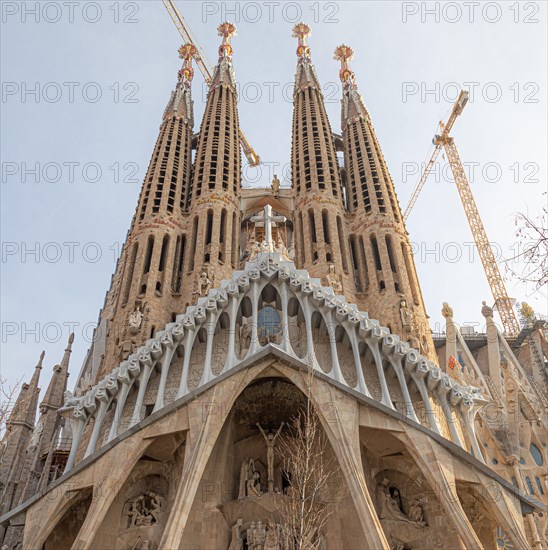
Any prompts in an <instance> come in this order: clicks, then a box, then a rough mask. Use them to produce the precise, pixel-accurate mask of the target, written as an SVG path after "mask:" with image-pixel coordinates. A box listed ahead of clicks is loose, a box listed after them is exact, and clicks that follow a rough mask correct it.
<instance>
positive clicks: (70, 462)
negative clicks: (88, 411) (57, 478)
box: [64, 411, 87, 474]
mask: <svg viewBox="0 0 548 550" xmlns="http://www.w3.org/2000/svg"><path fill="white" fill-rule="evenodd" d="M76 414H77V413H76V411H75V412H74V415H76ZM86 422H87V418H86V417H85V416H84V415H83V414H82V415H79V416H73V417H70V418H69V424H70V427H71V432H72V443H71V446H70V453H69V457H68V459H67V465H66V466H65V470H64V473H65V474H66V473H67V472H68V471H70V470H71V469H72V467H73V466H74V461H75V460H76V452H77V451H78V446H79V445H80V440H81V439H82V434H83V433H84V428H85V426H86Z"/></svg>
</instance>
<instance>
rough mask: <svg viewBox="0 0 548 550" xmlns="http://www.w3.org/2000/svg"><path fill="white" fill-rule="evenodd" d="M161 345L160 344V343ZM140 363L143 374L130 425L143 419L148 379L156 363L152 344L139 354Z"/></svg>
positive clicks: (159, 351) (158, 351)
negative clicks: (142, 411)
mask: <svg viewBox="0 0 548 550" xmlns="http://www.w3.org/2000/svg"><path fill="white" fill-rule="evenodd" d="M158 346H159V345H158ZM157 353H158V354H159V353H161V348H159V347H158V349H157ZM139 363H140V364H141V376H140V379H139V393H138V394H137V400H136V402H135V409H134V410H133V416H132V417H131V421H130V427H131V426H134V425H135V424H138V423H139V422H140V421H141V407H142V406H143V402H144V400H145V392H146V390H147V386H148V380H149V378H150V375H151V373H152V369H153V367H154V365H155V363H156V358H155V357H153V355H152V346H151V347H149V348H148V349H146V348H145V349H144V350H142V351H141V353H140V354H139Z"/></svg>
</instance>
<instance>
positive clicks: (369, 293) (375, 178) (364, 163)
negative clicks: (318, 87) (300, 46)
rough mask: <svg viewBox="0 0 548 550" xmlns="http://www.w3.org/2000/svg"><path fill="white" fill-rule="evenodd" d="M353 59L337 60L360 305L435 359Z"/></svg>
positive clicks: (339, 51)
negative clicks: (340, 85) (357, 82)
mask: <svg viewBox="0 0 548 550" xmlns="http://www.w3.org/2000/svg"><path fill="white" fill-rule="evenodd" d="M353 55H354V52H353V50H352V48H351V47H350V46H347V45H345V44H343V45H341V46H339V47H338V48H336V50H335V54H334V58H335V59H336V60H338V61H340V63H341V69H340V71H339V77H340V79H341V82H342V86H343V97H342V102H341V103H342V121H341V123H342V134H343V143H344V161H345V168H346V174H347V196H348V210H349V217H348V219H349V223H348V226H349V235H348V238H349V248H350V256H351V267H352V271H353V275H354V277H353V279H354V281H353V282H354V288H355V296H356V302H357V303H358V305H359V307H360V308H361V309H363V310H364V311H367V312H369V315H370V316H371V317H373V318H375V319H379V320H380V321H381V323H382V324H384V325H387V326H389V327H390V329H391V330H392V331H393V332H394V333H396V334H398V335H400V337H401V338H402V340H404V341H409V342H410V343H411V345H412V346H413V347H416V348H418V349H420V350H421V352H422V353H423V354H424V355H427V356H429V357H431V358H434V357H435V350H434V343H433V340H432V335H431V331H430V329H429V325H428V316H427V315H426V309H425V307H424V300H423V297H422V293H421V289H420V286H419V281H418V277H417V271H416V268H415V263H414V260H413V254H412V252H411V244H410V242H409V235H408V233H407V229H406V227H405V224H404V221H403V217H402V213H401V210H400V205H399V203H398V198H397V196H396V191H395V189H394V182H393V181H392V178H391V177H390V173H389V171H388V166H387V164H386V161H385V159H384V156H383V154H382V151H381V148H380V145H379V142H378V139H377V136H376V134H375V129H374V127H373V122H372V120H371V116H370V115H369V112H368V110H367V108H366V106H365V103H364V100H363V98H362V96H361V95H360V93H359V92H358V87H357V85H356V79H355V75H354V72H353V71H352V70H351V68H350V66H349V61H350V60H351V59H352V57H353Z"/></svg>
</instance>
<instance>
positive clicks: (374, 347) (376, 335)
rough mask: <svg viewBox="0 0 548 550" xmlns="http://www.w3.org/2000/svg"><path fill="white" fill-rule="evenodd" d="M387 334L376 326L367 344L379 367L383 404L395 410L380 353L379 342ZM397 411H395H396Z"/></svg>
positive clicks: (378, 373)
mask: <svg viewBox="0 0 548 550" xmlns="http://www.w3.org/2000/svg"><path fill="white" fill-rule="evenodd" d="M385 334H386V332H385V331H383V330H382V329H381V328H380V327H378V326H376V327H374V328H373V330H371V332H370V334H369V336H368V338H367V339H366V340H367V344H368V346H369V348H370V349H371V353H372V354H373V359H374V360H375V366H376V367H377V375H378V377H379V383H380V385H381V395H382V398H381V403H382V404H383V405H386V406H387V407H389V408H390V409H394V405H392V399H391V398H390V392H389V391H388V384H387V383H386V376H385V375H384V369H383V367H382V358H381V354H380V351H379V342H380V341H382V339H383V337H384V335H385ZM394 410H395V409H394Z"/></svg>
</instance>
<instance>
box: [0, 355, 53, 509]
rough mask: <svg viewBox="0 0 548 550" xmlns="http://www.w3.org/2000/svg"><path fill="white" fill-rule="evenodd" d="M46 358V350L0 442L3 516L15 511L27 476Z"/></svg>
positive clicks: (0, 487)
mask: <svg viewBox="0 0 548 550" xmlns="http://www.w3.org/2000/svg"><path fill="white" fill-rule="evenodd" d="M44 356H45V352H44V351H43V352H42V353H41V354H40V359H39V361H38V364H37V365H36V367H35V369H34V373H33V375H32V378H31V380H30V382H29V383H28V384H26V383H25V384H23V385H22V387H21V392H20V393H19V396H18V398H17V401H16V402H15V405H14V407H13V410H12V412H11V414H10V417H9V419H8V421H7V422H6V433H5V434H4V437H3V439H2V441H1V443H0V516H1V515H2V514H3V513H5V512H7V511H8V510H10V509H11V508H13V504H14V498H15V493H16V491H17V488H18V486H19V484H20V483H21V482H22V480H23V477H24V475H25V471H24V468H23V466H24V464H25V461H24V457H25V453H26V451H27V447H28V445H29V442H30V439H31V436H32V433H33V431H34V423H35V421H36V409H37V406H38V397H39V394H40V388H39V387H38V382H39V380H40V373H41V371H42V362H43V361H44Z"/></svg>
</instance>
